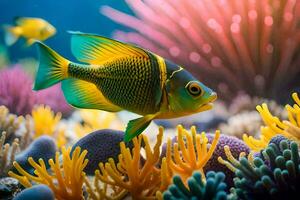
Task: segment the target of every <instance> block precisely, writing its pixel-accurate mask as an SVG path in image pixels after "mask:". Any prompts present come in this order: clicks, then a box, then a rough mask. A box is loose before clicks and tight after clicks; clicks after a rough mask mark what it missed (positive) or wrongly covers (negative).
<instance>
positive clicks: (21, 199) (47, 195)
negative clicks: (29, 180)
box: [14, 184, 54, 200]
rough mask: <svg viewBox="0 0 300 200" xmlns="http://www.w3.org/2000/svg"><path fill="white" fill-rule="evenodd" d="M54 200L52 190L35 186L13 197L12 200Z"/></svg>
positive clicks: (42, 186) (43, 186) (44, 186)
mask: <svg viewBox="0 0 300 200" xmlns="http://www.w3.org/2000/svg"><path fill="white" fill-rule="evenodd" d="M32 199H34V200H54V194H53V192H52V190H51V189H50V188H49V187H48V186H46V185H43V184H41V185H35V186H32V187H30V188H27V189H25V190H23V191H22V192H20V193H19V194H18V195H17V196H15V198H14V200H32Z"/></svg>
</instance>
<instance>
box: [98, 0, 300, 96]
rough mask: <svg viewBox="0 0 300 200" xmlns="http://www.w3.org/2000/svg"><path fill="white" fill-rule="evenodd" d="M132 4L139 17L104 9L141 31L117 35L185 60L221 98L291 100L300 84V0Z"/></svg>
mask: <svg viewBox="0 0 300 200" xmlns="http://www.w3.org/2000/svg"><path fill="white" fill-rule="evenodd" d="M126 2H127V4H128V5H129V6H130V8H131V9H132V11H133V12H134V14H135V16H132V15H130V14H126V13H123V12H121V11H118V10H115V9H113V8H111V7H108V6H103V7H102V8H101V12H102V13H103V14H104V15H105V16H108V17H109V18H110V19H112V20H114V21H115V22H117V23H120V24H122V25H124V26H126V27H129V28H132V29H133V30H135V32H129V33H128V32H127V33H126V32H123V31H117V32H116V34H115V37H116V38H118V39H121V40H123V41H128V42H133V43H136V44H138V45H140V46H142V47H145V48H148V49H150V50H152V51H153V52H156V53H158V54H161V55H163V56H165V57H167V58H169V59H170V60H173V61H175V62H177V63H179V64H183V65H184V66H186V67H187V68H188V69H189V70H190V71H192V72H193V73H194V74H195V75H196V77H197V78H199V79H200V80H203V81H205V82H206V83H207V84H208V85H210V86H213V87H214V89H218V91H219V93H218V94H220V96H221V97H224V96H225V95H226V97H228V98H229V99H231V98H232V96H233V94H235V93H236V92H237V91H239V90H244V91H246V93H248V94H250V95H251V96H255V95H256V96H265V97H273V98H275V99H277V100H283V99H284V100H285V97H286V96H285V95H286V94H287V93H288V92H290V91H291V90H292V89H294V88H292V87H297V86H299V79H298V78H297V77H299V70H300V69H299V67H297V66H299V62H300V54H299V48H300V45H299V32H300V29H299V21H300V4H299V2H298V0H276V1H274V0H272V1H269V0H260V1H258V0H257V1H246V0H245V1H241V0H226V1H224V0H200V1H194V0H178V1H172V0H166V1H160V0H145V1H135V0H127V1H126ZM249 83H251V84H249ZM291 83H292V84H291ZM283 91H284V92H286V93H285V94H284V93H283ZM278 94H280V95H278Z"/></svg>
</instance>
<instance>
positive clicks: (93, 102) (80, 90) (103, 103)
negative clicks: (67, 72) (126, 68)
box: [62, 78, 122, 112]
mask: <svg viewBox="0 0 300 200" xmlns="http://www.w3.org/2000/svg"><path fill="white" fill-rule="evenodd" d="M62 90H63V92H64V95H65V98H66V100H67V102H68V103H69V104H71V105H72V106H74V107H77V108H86V109H98V110H105V111H110V112H118V111H120V110H122V108H120V107H118V106H116V105H114V104H112V103H111V102H109V101H108V100H107V99H106V98H105V97H104V96H103V94H102V93H101V91H100V90H99V89H98V88H97V87H96V85H95V84H93V83H90V82H87V81H83V80H79V79H74V78H69V79H66V80H64V81H63V82H62Z"/></svg>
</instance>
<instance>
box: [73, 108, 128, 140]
mask: <svg viewBox="0 0 300 200" xmlns="http://www.w3.org/2000/svg"><path fill="white" fill-rule="evenodd" d="M79 114H80V116H81V118H82V120H83V122H84V124H83V125H80V124H75V127H74V129H75V133H76V134H77V136H78V137H79V138H81V137H83V136H85V135H86V134H88V133H90V132H92V131H95V130H99V129H105V128H111V127H113V128H114V129H118V130H122V129H123V128H124V127H122V126H121V125H120V124H121V123H118V122H117V120H116V119H117V116H116V114H115V113H110V112H106V111H102V110H88V109H81V110H80V111H79Z"/></svg>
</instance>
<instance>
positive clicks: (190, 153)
mask: <svg viewBox="0 0 300 200" xmlns="http://www.w3.org/2000/svg"><path fill="white" fill-rule="evenodd" d="M219 137H220V131H216V133H215V137H214V139H213V141H212V144H211V145H210V148H209V149H208V139H207V137H206V135H205V133H202V134H197V132H196V128H195V127H194V126H193V127H192V128H191V133H189V132H188V131H187V130H185V129H184V128H183V127H182V126H178V136H177V142H176V143H174V144H173V145H172V142H171V139H168V143H167V154H166V161H165V162H166V163H165V164H166V166H167V167H168V168H169V170H166V171H170V172H171V173H172V174H179V175H180V176H181V178H182V180H184V181H186V180H187V178H189V177H190V176H191V175H192V174H193V172H194V171H196V170H197V171H200V172H201V173H202V174H203V176H202V177H205V175H204V173H203V167H204V166H205V165H206V163H207V162H208V160H209V159H210V158H211V156H212V154H213V152H214V150H215V148H216V146H217V143H218V140H219ZM172 146H173V147H172ZM168 177H169V178H171V177H172V175H170V174H168ZM165 181H167V178H166V179H165Z"/></svg>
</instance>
